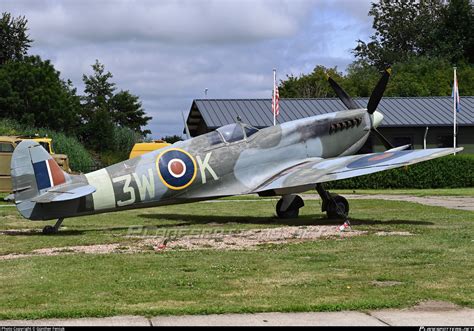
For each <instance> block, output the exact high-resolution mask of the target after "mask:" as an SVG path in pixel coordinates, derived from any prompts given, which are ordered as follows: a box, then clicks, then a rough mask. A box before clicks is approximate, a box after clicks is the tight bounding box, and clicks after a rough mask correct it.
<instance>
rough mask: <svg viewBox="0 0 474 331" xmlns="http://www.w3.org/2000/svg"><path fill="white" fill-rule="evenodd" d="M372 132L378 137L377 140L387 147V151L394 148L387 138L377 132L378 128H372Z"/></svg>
mask: <svg viewBox="0 0 474 331" xmlns="http://www.w3.org/2000/svg"><path fill="white" fill-rule="evenodd" d="M370 131H371V132H372V133H374V134H375V135H376V136H377V138H378V139H379V140H380V142H381V143H382V144H383V145H384V146H385V148H386V149H387V150H388V149H392V148H394V146H393V145H392V144H391V143H390V142H389V141H388V140H387V138H385V137H384V136H383V134H381V133H380V131H379V130H377V129H376V128H372V129H371V130H370Z"/></svg>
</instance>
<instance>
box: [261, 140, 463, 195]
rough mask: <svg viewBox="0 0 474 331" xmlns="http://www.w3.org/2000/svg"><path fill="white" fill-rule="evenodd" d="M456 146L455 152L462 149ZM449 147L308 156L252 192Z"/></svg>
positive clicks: (424, 156)
mask: <svg viewBox="0 0 474 331" xmlns="http://www.w3.org/2000/svg"><path fill="white" fill-rule="evenodd" d="M462 150H463V148H462V147H461V148H457V149H456V151H457V152H458V151H462ZM453 152H454V150H453V149H452V148H434V149H421V150H401V151H400V150H398V151H397V150H395V149H394V150H388V151H386V152H383V153H372V154H362V155H351V156H343V157H336V158H331V159H322V158H318V159H308V160H307V161H306V162H304V161H303V162H302V163H299V164H298V165H296V166H293V167H290V168H288V169H285V170H284V171H282V172H279V173H277V174H275V175H274V176H273V177H271V178H270V179H269V180H267V181H265V182H264V183H263V184H261V185H260V186H258V187H257V188H256V189H255V190H254V191H253V192H252V193H258V192H262V191H268V190H276V189H282V188H291V187H298V186H304V185H309V184H317V183H324V182H330V181H334V180H340V179H346V178H352V177H357V176H362V175H367V174H371V173H374V172H379V171H384V170H388V169H393V168H398V167H403V166H407V165H410V164H414V163H418V162H422V161H427V160H431V159H435V158H438V157H441V156H445V155H449V154H453Z"/></svg>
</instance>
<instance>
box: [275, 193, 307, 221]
mask: <svg viewBox="0 0 474 331" xmlns="http://www.w3.org/2000/svg"><path fill="white" fill-rule="evenodd" d="M283 203H284V198H281V199H280V200H278V202H277V205H276V213H277V215H278V217H279V218H284V219H285V218H297V217H298V216H299V214H300V208H301V207H303V206H304V201H303V199H302V198H301V197H300V196H299V195H296V196H294V198H293V201H292V202H291V203H290V205H289V206H288V208H286V210H283V209H282V207H283Z"/></svg>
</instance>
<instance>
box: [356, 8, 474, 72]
mask: <svg viewBox="0 0 474 331" xmlns="http://www.w3.org/2000/svg"><path fill="white" fill-rule="evenodd" d="M369 15H370V16H372V17H373V24H372V27H373V28H374V29H375V33H374V35H372V36H371V37H370V41H369V42H368V43H366V42H364V41H362V40H358V45H357V47H355V48H354V49H353V53H354V55H355V56H356V58H357V59H358V60H362V61H365V62H367V63H368V64H370V65H375V66H376V67H377V68H379V69H380V70H382V69H385V68H386V67H388V66H389V65H392V64H394V63H396V62H405V61H408V60H410V59H411V58H413V57H417V56H429V57H436V58H443V59H446V60H448V61H449V62H451V63H458V62H460V61H462V60H464V61H467V62H468V63H473V62H472V60H473V57H474V55H473V54H474V52H473V38H474V37H473V33H474V31H473V24H474V19H473V5H472V2H470V0H451V1H449V2H445V1H441V0H425V1H417V0H399V1H391V0H380V1H379V2H378V3H372V7H371V9H370V11H369Z"/></svg>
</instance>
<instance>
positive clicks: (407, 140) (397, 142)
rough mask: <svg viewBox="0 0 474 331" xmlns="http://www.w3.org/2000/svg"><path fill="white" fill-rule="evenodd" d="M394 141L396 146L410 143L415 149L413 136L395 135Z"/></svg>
mask: <svg viewBox="0 0 474 331" xmlns="http://www.w3.org/2000/svg"><path fill="white" fill-rule="evenodd" d="M392 143H393V146H394V147H399V146H405V145H410V149H413V138H412V137H394V138H393V141H392Z"/></svg>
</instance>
